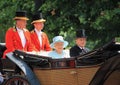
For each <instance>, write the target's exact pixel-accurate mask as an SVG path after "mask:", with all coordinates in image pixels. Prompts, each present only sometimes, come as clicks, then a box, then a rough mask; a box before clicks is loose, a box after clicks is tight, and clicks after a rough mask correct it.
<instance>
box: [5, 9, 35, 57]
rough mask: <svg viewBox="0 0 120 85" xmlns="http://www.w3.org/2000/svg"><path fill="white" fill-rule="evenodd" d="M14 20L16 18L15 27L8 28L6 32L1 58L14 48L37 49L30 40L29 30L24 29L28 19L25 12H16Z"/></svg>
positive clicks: (23, 49)
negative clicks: (4, 48) (4, 47)
mask: <svg viewBox="0 0 120 85" xmlns="http://www.w3.org/2000/svg"><path fill="white" fill-rule="evenodd" d="M14 20H16V25H15V27H11V28H9V29H8V30H7V32H6V36H5V43H6V48H7V49H6V50H5V52H4V55H3V58H6V56H5V55H6V53H8V52H13V51H14V50H22V51H29V52H31V51H37V50H36V48H35V46H34V45H33V44H32V42H31V37H30V32H29V31H28V30H27V29H26V24H27V20H28V18H27V17H26V12H24V11H18V12H16V17H15V18H14Z"/></svg>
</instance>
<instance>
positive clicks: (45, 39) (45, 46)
mask: <svg viewBox="0 0 120 85" xmlns="http://www.w3.org/2000/svg"><path fill="white" fill-rule="evenodd" d="M41 37H42V46H41V47H40V42H39V39H38V36H37V34H36V32H35V31H34V30H33V31H31V40H32V43H33V44H34V45H35V47H36V49H37V50H38V51H40V50H45V51H50V50H51V47H50V44H49V40H48V36H47V35H46V33H44V32H42V35H41Z"/></svg>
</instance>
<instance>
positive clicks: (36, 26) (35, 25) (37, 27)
mask: <svg viewBox="0 0 120 85" xmlns="http://www.w3.org/2000/svg"><path fill="white" fill-rule="evenodd" d="M34 27H35V28H36V29H37V30H42V29H43V27H44V22H35V23H34Z"/></svg>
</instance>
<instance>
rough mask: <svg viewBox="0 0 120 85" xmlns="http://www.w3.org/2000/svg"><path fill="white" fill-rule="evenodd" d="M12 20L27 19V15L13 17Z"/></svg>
mask: <svg viewBox="0 0 120 85" xmlns="http://www.w3.org/2000/svg"><path fill="white" fill-rule="evenodd" d="M13 19H14V20H19V19H20V20H29V19H28V18H27V17H15V18H13Z"/></svg>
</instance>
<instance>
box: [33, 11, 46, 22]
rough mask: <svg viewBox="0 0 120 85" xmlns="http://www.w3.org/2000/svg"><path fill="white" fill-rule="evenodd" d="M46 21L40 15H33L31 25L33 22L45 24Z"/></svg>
mask: <svg viewBox="0 0 120 85" xmlns="http://www.w3.org/2000/svg"><path fill="white" fill-rule="evenodd" d="M45 21H46V20H45V19H43V16H42V13H37V14H35V15H33V19H32V23H31V24H33V23H35V22H45Z"/></svg>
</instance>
